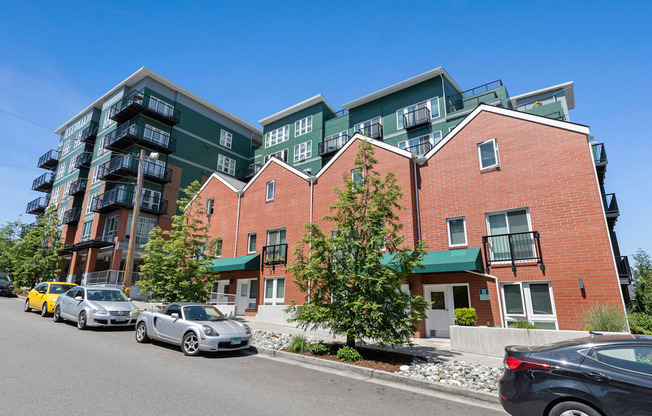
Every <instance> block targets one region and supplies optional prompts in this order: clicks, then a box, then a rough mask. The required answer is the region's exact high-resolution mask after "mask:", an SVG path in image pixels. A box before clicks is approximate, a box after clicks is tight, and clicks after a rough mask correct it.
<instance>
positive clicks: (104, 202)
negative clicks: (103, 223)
mask: <svg viewBox="0 0 652 416" xmlns="http://www.w3.org/2000/svg"><path fill="white" fill-rule="evenodd" d="M133 206H134V192H133V191H128V190H126V189H125V188H113V189H111V190H110V191H106V192H104V193H103V194H100V195H95V196H94V197H93V198H92V199H91V210H92V211H95V212H99V213H103V214H106V213H109V212H113V211H116V210H121V209H129V208H132V207H133ZM140 210H141V211H143V212H148V213H150V214H155V215H164V214H166V213H167V210H168V201H166V200H164V199H161V198H159V197H153V196H152V197H145V198H142V200H141V201H140Z"/></svg>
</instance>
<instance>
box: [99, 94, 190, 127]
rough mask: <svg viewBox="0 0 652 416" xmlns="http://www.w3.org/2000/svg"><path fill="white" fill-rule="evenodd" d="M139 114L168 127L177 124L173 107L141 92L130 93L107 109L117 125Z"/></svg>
mask: <svg viewBox="0 0 652 416" xmlns="http://www.w3.org/2000/svg"><path fill="white" fill-rule="evenodd" d="M139 114H143V115H145V116H147V117H149V118H152V119H154V120H156V121H159V122H161V123H163V124H165V125H168V126H174V125H175V124H178V123H179V110H175V109H174V106H173V105H170V104H168V103H166V102H165V101H162V100H160V99H158V98H156V97H152V96H150V95H149V94H145V93H144V92H142V91H133V92H131V93H130V94H128V95H127V96H126V97H124V98H122V99H121V100H119V101H118V102H117V103H115V104H113V105H112V106H111V108H110V109H109V116H110V117H111V119H112V120H115V121H117V122H118V123H124V122H125V121H128V120H131V119H132V118H134V117H136V116H137V115H139Z"/></svg>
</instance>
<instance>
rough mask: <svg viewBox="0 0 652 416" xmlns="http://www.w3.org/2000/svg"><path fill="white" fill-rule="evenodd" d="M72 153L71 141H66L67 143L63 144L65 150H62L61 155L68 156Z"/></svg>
mask: <svg viewBox="0 0 652 416" xmlns="http://www.w3.org/2000/svg"><path fill="white" fill-rule="evenodd" d="M69 151H70V140H66V142H65V143H64V144H63V149H62V150H61V153H62V154H63V155H64V156H65V155H67V154H68V152H69Z"/></svg>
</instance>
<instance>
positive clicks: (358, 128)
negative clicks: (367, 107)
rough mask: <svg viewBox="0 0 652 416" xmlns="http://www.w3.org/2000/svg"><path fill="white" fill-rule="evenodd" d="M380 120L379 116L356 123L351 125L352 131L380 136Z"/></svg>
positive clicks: (370, 135) (364, 134)
mask: <svg viewBox="0 0 652 416" xmlns="http://www.w3.org/2000/svg"><path fill="white" fill-rule="evenodd" d="M380 129H381V121H380V117H376V118H372V119H371V120H367V121H364V122H362V123H358V124H356V125H355V126H354V127H353V132H354V133H360V134H362V135H363V136H367V137H379V136H381V130H380Z"/></svg>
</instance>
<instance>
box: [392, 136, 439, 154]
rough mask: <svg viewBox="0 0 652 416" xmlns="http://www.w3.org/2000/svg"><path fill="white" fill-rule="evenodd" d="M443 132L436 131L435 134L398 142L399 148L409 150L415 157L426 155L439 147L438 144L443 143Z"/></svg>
mask: <svg viewBox="0 0 652 416" xmlns="http://www.w3.org/2000/svg"><path fill="white" fill-rule="evenodd" d="M441 139H442V137H441V131H436V132H434V133H430V134H426V135H425V136H421V137H415V138H414V139H408V140H403V141H401V142H398V147H399V148H401V149H405V150H409V151H410V152H412V153H414V154H415V155H419V156H421V155H425V154H426V153H428V152H429V151H430V149H432V148H433V147H435V146H437V143H439V142H440V141H441Z"/></svg>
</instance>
